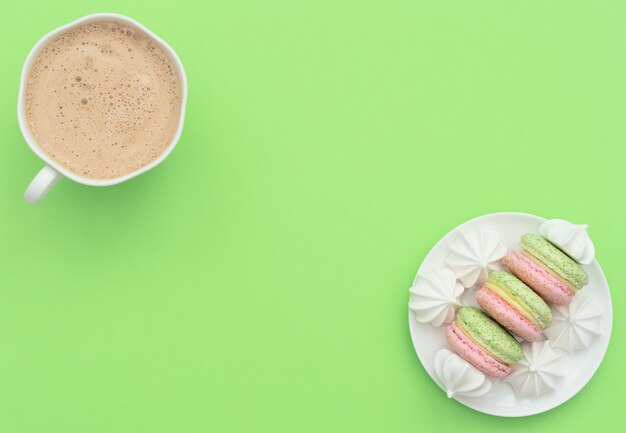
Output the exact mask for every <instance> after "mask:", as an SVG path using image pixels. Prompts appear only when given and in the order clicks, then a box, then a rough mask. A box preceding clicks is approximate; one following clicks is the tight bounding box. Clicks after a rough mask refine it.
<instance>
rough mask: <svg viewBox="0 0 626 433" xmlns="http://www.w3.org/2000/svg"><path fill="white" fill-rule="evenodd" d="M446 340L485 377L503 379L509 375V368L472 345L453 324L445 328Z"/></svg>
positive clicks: (474, 344) (483, 350)
mask: <svg viewBox="0 0 626 433" xmlns="http://www.w3.org/2000/svg"><path fill="white" fill-rule="evenodd" d="M446 340H448V343H449V344H450V346H451V347H452V350H454V351H455V352H456V353H458V354H459V356H460V357H461V358H463V359H465V360H466V361H467V362H469V363H470V364H472V365H473V366H474V367H476V368H477V369H479V370H480V371H482V372H483V373H485V374H486V375H487V376H491V377H495V378H498V379H504V378H505V377H507V376H508V375H509V374H510V373H511V366H510V365H509V364H505V363H504V362H502V361H500V360H498V359H496V358H494V357H493V356H491V355H490V354H489V353H488V352H487V351H486V350H485V349H483V348H482V347H480V346H478V345H477V344H476V343H474V342H473V341H472V340H471V339H470V338H469V337H468V336H467V335H465V333H464V332H463V331H462V330H461V329H460V328H459V326H458V324H456V323H453V324H452V325H450V326H448V327H447V328H446Z"/></svg>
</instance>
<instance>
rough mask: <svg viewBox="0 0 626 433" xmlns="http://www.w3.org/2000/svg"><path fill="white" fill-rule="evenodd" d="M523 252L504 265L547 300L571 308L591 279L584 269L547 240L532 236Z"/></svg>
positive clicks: (513, 254)
mask: <svg viewBox="0 0 626 433" xmlns="http://www.w3.org/2000/svg"><path fill="white" fill-rule="evenodd" d="M520 246H521V247H522V251H512V252H510V253H508V254H507V255H506V256H505V257H504V264H505V265H506V266H507V267H508V268H509V269H510V270H511V272H513V273H514V274H515V275H516V276H517V277H518V278H519V279H520V280H522V281H523V282H524V283H526V284H528V285H529V286H530V287H531V288H532V289H533V290H534V291H535V292H537V293H538V294H539V295H540V296H541V297H542V298H543V299H545V300H546V301H548V302H551V303H553V304H556V305H568V304H569V303H570V302H571V301H572V298H573V297H574V295H575V294H576V292H577V291H578V290H580V289H581V288H582V287H583V286H584V285H585V284H587V283H588V281H589V279H588V277H587V273H586V272H585V270H584V269H583V267H582V266H581V265H580V264H579V263H577V262H576V261H574V260H573V259H572V258H571V257H570V256H568V255H567V254H565V253H564V252H563V251H561V250H560V249H559V248H557V247H556V246H554V245H553V244H552V243H551V242H549V241H548V240H547V239H545V238H544V237H543V236H540V235H537V234H533V233H528V234H525V235H524V236H522V239H521V241H520Z"/></svg>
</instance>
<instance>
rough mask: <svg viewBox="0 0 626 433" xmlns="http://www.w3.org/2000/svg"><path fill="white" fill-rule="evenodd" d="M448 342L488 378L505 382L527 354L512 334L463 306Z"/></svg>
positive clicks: (451, 326) (475, 310)
mask: <svg viewBox="0 0 626 433" xmlns="http://www.w3.org/2000/svg"><path fill="white" fill-rule="evenodd" d="M446 339H447V340H448V343H449V344H450V346H451V347H452V349H453V350H454V351H455V352H456V353H458V354H459V356H460V357H461V358H463V359H465V360H466V361H467V362H469V363H470V364H472V365H473V366H474V367H476V368H477V369H479V370H480V371H482V372H483V373H485V374H486V375H488V376H491V377H495V378H498V379H503V378H505V377H506V376H508V375H509V374H510V373H511V369H512V367H511V364H514V363H516V362H517V361H519V360H520V359H522V357H523V355H524V353H523V351H522V347H521V346H520V344H519V343H518V342H517V340H515V338H513V336H512V335H511V334H509V333H508V332H506V331H505V330H504V328H502V327H501V326H500V325H498V324H497V323H496V322H495V321H494V320H493V319H491V318H490V317H489V316H487V315H486V314H485V313H483V312H482V311H481V310H479V309H478V308H474V307H461V308H459V310H458V311H457V315H456V318H455V319H454V321H453V322H452V323H451V324H450V325H448V327H447V328H446Z"/></svg>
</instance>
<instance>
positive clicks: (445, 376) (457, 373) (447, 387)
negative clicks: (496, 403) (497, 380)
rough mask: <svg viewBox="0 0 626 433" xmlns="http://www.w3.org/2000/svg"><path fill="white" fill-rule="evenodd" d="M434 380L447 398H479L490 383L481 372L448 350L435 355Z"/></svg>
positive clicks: (485, 392) (442, 350)
mask: <svg viewBox="0 0 626 433" xmlns="http://www.w3.org/2000/svg"><path fill="white" fill-rule="evenodd" d="M435 378H436V381H437V383H438V384H439V385H440V386H441V387H442V388H443V389H444V391H445V392H446V394H447V396H448V398H452V397H454V396H456V395H458V396H463V397H480V396H483V395H485V394H487V393H488V392H489V390H490V389H491V381H490V380H489V379H488V378H487V377H486V376H485V375H484V374H483V373H482V372H480V371H479V370H478V369H477V368H475V367H473V366H472V365H470V364H469V363H468V362H467V361H465V360H464V359H463V358H461V357H460V356H458V355H456V354H454V353H452V352H450V351H449V350H448V349H441V350H440V351H439V352H437V354H436V355H435Z"/></svg>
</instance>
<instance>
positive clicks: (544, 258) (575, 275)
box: [520, 233, 589, 290]
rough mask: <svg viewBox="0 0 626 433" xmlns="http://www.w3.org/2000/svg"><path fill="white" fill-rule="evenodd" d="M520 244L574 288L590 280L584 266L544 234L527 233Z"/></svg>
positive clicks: (578, 288) (579, 287) (577, 288)
mask: <svg viewBox="0 0 626 433" xmlns="http://www.w3.org/2000/svg"><path fill="white" fill-rule="evenodd" d="M520 245H521V247H522V248H523V249H524V250H525V251H527V252H528V253H530V254H531V255H532V256H534V257H535V258H537V259H538V260H540V261H541V262H542V263H543V264H545V265H546V266H547V267H548V268H550V269H551V270H552V271H554V272H555V273H556V274H557V275H558V276H560V277H561V278H563V279H564V280H565V281H567V282H568V283H570V284H571V285H572V287H573V288H574V289H576V290H580V289H581V288H582V287H583V286H584V285H585V284H587V283H588V282H589V277H588V276H587V273H586V272H585V270H584V269H583V267H582V266H580V265H579V264H578V263H576V262H575V261H574V260H572V259H571V258H570V257H569V256H568V255H567V254H565V253H564V252H563V251H561V250H560V249H558V248H557V247H555V246H554V245H552V244H551V243H550V242H548V241H547V240H546V239H545V238H543V237H542V236H539V235H536V234H534V233H527V234H525V235H524V236H522V240H521V241H520Z"/></svg>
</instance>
